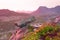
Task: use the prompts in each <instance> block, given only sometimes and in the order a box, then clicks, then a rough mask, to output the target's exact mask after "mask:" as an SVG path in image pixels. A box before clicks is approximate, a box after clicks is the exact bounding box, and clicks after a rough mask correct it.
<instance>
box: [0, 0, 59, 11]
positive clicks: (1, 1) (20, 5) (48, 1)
mask: <svg viewBox="0 0 60 40" xmlns="http://www.w3.org/2000/svg"><path fill="white" fill-rule="evenodd" d="M58 5H60V0H0V9H10V10H14V11H17V10H26V11H34V10H36V9H37V8H38V7H39V6H46V7H48V8H51V7H55V6H58Z"/></svg>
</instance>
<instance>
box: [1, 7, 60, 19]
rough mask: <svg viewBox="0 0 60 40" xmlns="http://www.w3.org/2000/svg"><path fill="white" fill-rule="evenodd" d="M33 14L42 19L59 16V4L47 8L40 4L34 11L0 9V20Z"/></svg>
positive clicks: (21, 17)
mask: <svg viewBox="0 0 60 40" xmlns="http://www.w3.org/2000/svg"><path fill="white" fill-rule="evenodd" d="M30 16H35V17H38V18H39V19H40V17H43V20H47V19H48V18H54V17H57V16H60V6H56V7H54V8H47V7H44V6H40V7H39V8H38V9H37V10H36V11H33V12H32V13H30V12H15V11H11V10H8V9H1V10H0V20H1V19H2V20H4V19H6V20H7V19H8V20H10V19H11V20H15V19H17V18H18V19H23V18H26V17H30Z"/></svg>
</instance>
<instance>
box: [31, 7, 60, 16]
mask: <svg viewBox="0 0 60 40" xmlns="http://www.w3.org/2000/svg"><path fill="white" fill-rule="evenodd" d="M32 15H35V16H38V15H39V16H43V15H47V16H49V15H60V6H56V7H54V8H47V7H44V6H40V7H39V8H38V9H37V10H36V11H34V12H32Z"/></svg>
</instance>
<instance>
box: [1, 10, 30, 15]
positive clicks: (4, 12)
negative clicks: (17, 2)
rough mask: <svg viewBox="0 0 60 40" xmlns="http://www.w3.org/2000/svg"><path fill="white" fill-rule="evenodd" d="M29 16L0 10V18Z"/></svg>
mask: <svg viewBox="0 0 60 40" xmlns="http://www.w3.org/2000/svg"><path fill="white" fill-rule="evenodd" d="M28 15H29V14H27V13H23V12H21V13H18V12H14V11H11V10H8V9H2V10H0V16H28Z"/></svg>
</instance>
